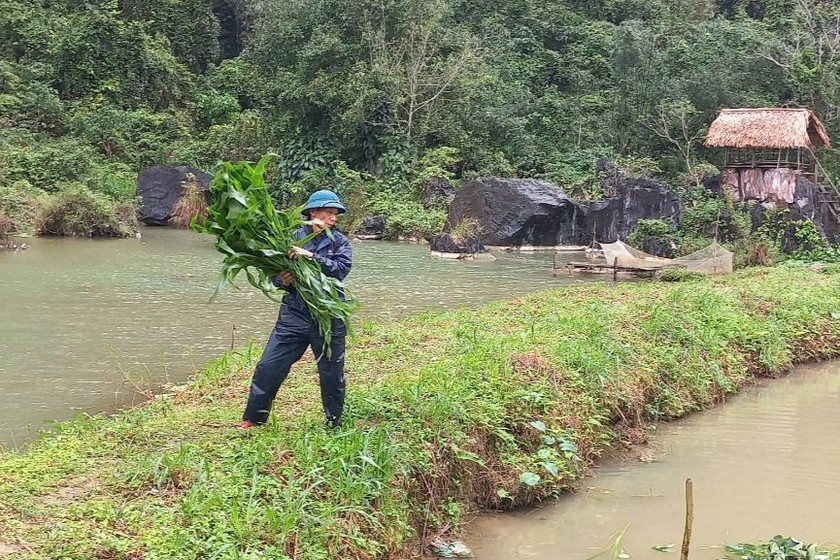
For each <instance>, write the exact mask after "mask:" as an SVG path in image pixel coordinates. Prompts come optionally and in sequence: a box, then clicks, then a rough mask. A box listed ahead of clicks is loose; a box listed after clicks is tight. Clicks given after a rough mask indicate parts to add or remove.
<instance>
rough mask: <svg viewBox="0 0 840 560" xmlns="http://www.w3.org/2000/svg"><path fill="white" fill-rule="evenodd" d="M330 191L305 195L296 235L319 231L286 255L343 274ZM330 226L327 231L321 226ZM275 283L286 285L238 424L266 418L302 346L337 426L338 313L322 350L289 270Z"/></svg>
mask: <svg viewBox="0 0 840 560" xmlns="http://www.w3.org/2000/svg"><path fill="white" fill-rule="evenodd" d="M346 211H347V210H346V208H344V206H343V205H342V204H341V201H339V199H338V196H336V194H335V193H333V192H332V191H328V190H320V191H316V192H314V193H313V194H312V196H310V197H309V200H307V201H306V205H305V206H304V207H303V213H304V215H305V216H307V217H308V218H309V219H310V221H311V222H313V223H312V225H309V226H305V227H303V228H301V229H299V230H297V231H296V232H295V237H296V238H297V239H302V238H304V237H306V236H307V235H309V234H311V233H313V232H318V231H320V234H318V235H316V236H315V237H314V238H312V239H311V240H310V241H308V242H307V243H305V244H304V245H303V246H302V247H294V248H293V249H294V251H293V254H290V257H292V258H300V259H313V260H314V261H316V262H317V263H318V264H319V265H320V266H321V270H322V272H323V273H324V274H325V275H326V276H330V277H333V278H336V279H338V280H344V278H345V277H346V276H347V274H348V273H349V272H350V267H351V265H352V252H351V249H350V240H348V239H347V237H346V236H344V235H343V234H342V233H340V232H338V231H337V230H335V229H334V226H335V222H336V219H337V218H338V215H339V214H342V213H344V212H346ZM325 228H329V229H330V232H329V233H330V234H329V235H328V232H327V231H326V230H325ZM273 282H274V284H275V286H277V287H282V288H283V289H284V290H286V292H287V293H286V295H285V296H283V302H282V305H281V306H280V314H279V317H278V319H277V323H276V324H275V325H274V329H273V330H272V331H271V336H270V337H269V339H268V343H267V344H266V347H265V350H264V351H263V354H262V357H261V358H260V361H259V363H258V364H257V367H256V368H255V369H254V377H253V379H252V381H251V390H250V392H249V395H248V404H247V405H246V407H245V413H244V414H243V417H242V422H240V423H239V424H237V425H236V427H237V428H239V429H242V430H244V429H248V428H251V427H254V426H257V425H260V424H265V423H266V421H267V420H268V413H269V411H270V410H271V405H272V402H273V401H274V397H275V396H276V395H277V391H278V390H279V389H280V385H282V384H283V381H285V380H286V377H287V376H288V375H289V370H290V369H291V367H292V364H294V363H295V362H297V361H298V360H299V359H300V358H301V356H303V353H304V352H305V351H306V348H307V347H308V346H311V347H312V353H313V354H314V356H315V359H316V361H317V364H318V381H319V383H320V386H321V402H322V403H323V405H324V412H325V413H326V416H327V425H328V426H330V427H333V428H339V427H341V415H342V412H343V411H344V394H345V386H346V384H345V379H344V345H345V338H346V335H347V326H346V325H345V324H344V322H343V321H342V320H340V319H332V340H331V341H330V344H329V351H325V344H324V337H323V336H322V334H321V332H320V331H319V328H318V324H317V322H316V321H315V320H314V319H313V317H312V315H311V312H310V311H309V308H308V307H307V305H306V302H305V301H304V300H303V298H302V297H301V295H300V294H299V293H298V292H297V290H296V289H295V282H294V278H293V277H292V274H291V273H290V272H289V271H281V272H280V274H279V275H278V276H276V277H275V278H274V279H273Z"/></svg>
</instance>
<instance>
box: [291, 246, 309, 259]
mask: <svg viewBox="0 0 840 560" xmlns="http://www.w3.org/2000/svg"><path fill="white" fill-rule="evenodd" d="M298 256H303V257H306V258H308V259H311V258H312V257H314V256H315V253H313V252H312V251H309V250H307V249H304V248H302V247H296V246H294V245H292V250H291V251H289V258H290V259H296V258H298Z"/></svg>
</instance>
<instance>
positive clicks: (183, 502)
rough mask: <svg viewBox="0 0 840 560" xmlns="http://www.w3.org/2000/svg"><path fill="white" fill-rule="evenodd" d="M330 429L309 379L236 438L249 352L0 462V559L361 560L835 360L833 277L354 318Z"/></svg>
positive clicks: (793, 271) (737, 278) (610, 291)
mask: <svg viewBox="0 0 840 560" xmlns="http://www.w3.org/2000/svg"><path fill="white" fill-rule="evenodd" d="M358 331H359V332H358V337H357V338H356V339H355V340H354V341H353V342H352V343H351V351H350V355H349V357H348V364H349V367H348V376H349V378H350V383H351V386H350V393H349V398H348V422H347V426H346V428H345V429H344V431H342V432H340V433H338V434H333V433H329V432H327V431H325V430H324V429H323V428H322V427H321V412H320V410H319V405H318V397H317V388H316V386H315V384H316V381H315V376H314V375H313V373H314V372H313V365H312V364H308V365H305V366H301V367H298V368H297V370H296V371H295V372H294V373H293V375H292V377H291V378H290V380H289V383H288V384H287V386H285V387H284V388H283V390H282V391H281V394H280V396H279V397H278V400H277V403H276V409H275V415H274V416H273V421H272V424H271V425H269V426H267V427H266V428H264V429H260V430H255V431H250V432H245V433H243V432H237V431H234V430H232V429H230V428H229V426H230V425H231V424H232V423H233V422H234V421H236V420H237V419H238V417H239V415H240V414H241V406H242V402H243V398H244V395H245V394H246V391H247V386H248V383H249V380H250V367H251V366H252V364H253V362H254V360H256V359H257V358H258V354H259V349H257V348H253V347H249V348H246V349H244V350H243V351H242V352H238V353H229V354H227V355H225V356H224V357H222V358H221V359H219V360H217V361H215V362H214V363H212V364H210V365H209V366H208V367H207V368H206V369H205V370H204V371H203V372H202V373H201V374H200V375H199V376H197V377H196V378H194V379H192V380H191V381H190V382H189V384H187V385H186V386H183V387H179V388H177V389H173V390H172V391H171V392H170V393H168V394H165V395H161V396H159V397H158V398H157V399H155V400H154V401H152V402H150V403H148V404H147V405H145V406H142V407H139V408H136V409H132V410H129V411H126V412H124V413H120V414H117V415H114V416H112V417H104V416H97V417H91V418H83V419H79V420H77V421H75V422H71V423H67V424H64V425H62V426H60V427H59V429H58V430H57V432H56V433H55V434H54V435H52V436H48V437H46V438H44V439H43V440H42V441H39V442H37V443H34V444H32V445H31V446H30V448H29V449H28V450H26V451H25V452H22V453H4V454H3V455H0V535H2V536H0V544H2V547H0V550H3V548H6V549H9V550H15V551H16V552H17V553H18V554H17V555H19V556H20V557H31V558H57V557H66V558H92V557H101V558H195V557H217V558H225V557H230V558H233V557H237V558H242V557H245V558H247V557H254V558H256V557H263V558H282V557H283V554H286V555H287V556H289V557H292V558H302V559H303V558H306V559H309V558H311V559H314V558H354V557H355V558H377V557H389V556H390V557H405V556H409V555H410V553H411V552H412V551H413V552H416V551H417V550H418V549H419V546H418V545H416V543H417V542H418V536H420V537H422V536H424V535H425V536H426V537H430V536H434V535H436V534H437V533H438V532H439V531H440V530H441V529H442V528H445V527H447V526H449V525H453V524H457V522H458V520H459V519H460V517H461V515H462V514H463V513H464V512H465V511H467V510H472V509H476V508H510V507H517V506H524V505H527V504H529V503H533V502H534V501H536V500H539V499H542V498H545V497H548V496H552V495H556V494H558V493H560V492H562V491H563V490H566V489H568V488H570V487H572V486H574V484H575V483H576V481H577V480H578V479H579V478H580V477H581V476H582V475H584V474H585V473H586V470H587V468H588V467H589V466H590V465H591V463H592V462H593V461H596V460H597V458H598V455H599V453H600V452H601V451H602V450H603V449H604V447H605V446H606V445H608V444H614V443H617V442H620V441H629V440H633V439H634V438H636V439H638V438H640V437H642V436H643V434H644V426H645V424H646V423H647V422H649V421H651V420H653V419H656V418H672V417H678V416H682V415H684V414H687V413H688V412H691V411H693V410H696V409H698V408H702V407H705V406H709V405H711V404H714V403H715V402H718V401H720V400H722V399H723V398H725V396H726V395H727V394H731V393H734V392H736V391H737V390H738V389H739V388H740V387H741V386H743V385H744V384H747V383H749V382H750V381H751V380H752V379H754V378H755V377H756V376H768V375H769V376H773V375H780V374H782V373H784V372H785V371H787V370H788V369H789V368H790V367H791V365H792V364H793V363H796V362H804V361H812V360H817V359H827V358H831V357H836V356H837V355H838V353H840V270H838V268H837V267H830V268H829V269H828V270H827V271H824V272H818V271H812V270H808V269H806V268H804V267H800V266H784V267H778V268H775V269H753V270H747V271H743V272H740V273H738V274H734V275H731V276H727V277H718V278H711V279H704V280H699V281H691V282H685V283H676V284H667V283H644V284H643V283H636V284H618V285H592V286H585V287H577V288H574V289H558V290H550V291H546V292H541V293H537V294H532V295H529V296H525V297H521V298H516V299H513V300H510V301H506V302H499V303H493V304H490V305H486V306H484V307H482V308H480V309H478V310H462V311H453V312H446V313H439V312H435V313H424V314H421V315H418V316H415V317H412V318H409V319H407V320H403V321H399V322H395V323H392V324H387V325H383V324H380V323H364V324H362V325H360V327H359V328H358Z"/></svg>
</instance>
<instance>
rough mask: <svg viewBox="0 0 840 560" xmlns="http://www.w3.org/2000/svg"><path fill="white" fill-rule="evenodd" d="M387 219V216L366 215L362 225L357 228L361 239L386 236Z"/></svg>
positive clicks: (357, 233)
mask: <svg viewBox="0 0 840 560" xmlns="http://www.w3.org/2000/svg"><path fill="white" fill-rule="evenodd" d="M386 226H387V220H386V218H385V216H382V215H379V216H366V217H365V219H364V220H362V225H361V227H359V228H358V229H357V230H356V237H358V238H359V239H382V238H383V237H384V236H385V227H386Z"/></svg>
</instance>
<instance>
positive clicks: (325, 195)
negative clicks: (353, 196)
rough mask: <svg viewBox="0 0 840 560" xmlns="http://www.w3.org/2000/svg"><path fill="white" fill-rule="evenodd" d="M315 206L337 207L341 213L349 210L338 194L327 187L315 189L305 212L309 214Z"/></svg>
mask: <svg viewBox="0 0 840 560" xmlns="http://www.w3.org/2000/svg"><path fill="white" fill-rule="evenodd" d="M315 208H335V209H336V210H338V213H339V214H343V213H344V212H347V208H345V207H344V205H343V204H341V201H340V200H338V195H336V194H335V193H334V192H332V191H328V190H326V189H322V190H320V191H315V192H314V193H312V194H311V195H310V196H309V200H307V201H306V206H304V207H303V213H304V214H306V215H307V216H308V215H309V211H310V210H314V209H315Z"/></svg>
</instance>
